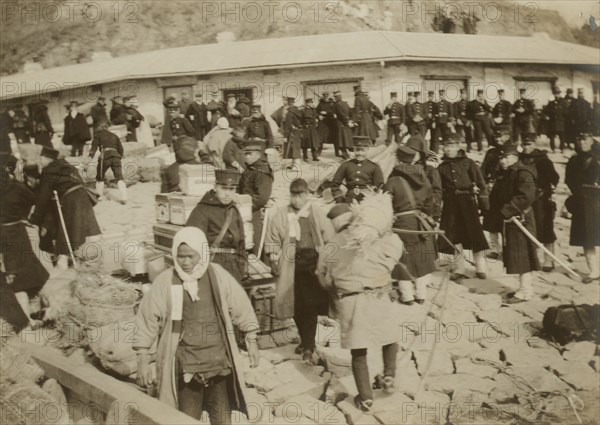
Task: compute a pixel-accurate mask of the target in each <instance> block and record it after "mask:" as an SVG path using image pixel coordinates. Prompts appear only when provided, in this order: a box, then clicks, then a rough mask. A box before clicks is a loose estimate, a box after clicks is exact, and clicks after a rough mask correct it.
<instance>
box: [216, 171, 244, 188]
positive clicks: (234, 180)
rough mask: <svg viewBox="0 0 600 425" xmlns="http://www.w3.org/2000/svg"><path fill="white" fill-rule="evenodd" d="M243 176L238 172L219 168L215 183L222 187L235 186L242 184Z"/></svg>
mask: <svg viewBox="0 0 600 425" xmlns="http://www.w3.org/2000/svg"><path fill="white" fill-rule="evenodd" d="M241 177H242V174H241V173H240V172H239V171H238V170H229V169H223V168H218V169H216V170H215V182H216V183H217V184H218V185H221V186H229V187H231V186H235V187H237V185H238V184H239V182H240V178H241Z"/></svg>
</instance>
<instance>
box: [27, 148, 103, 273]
mask: <svg viewBox="0 0 600 425" xmlns="http://www.w3.org/2000/svg"><path fill="white" fill-rule="evenodd" d="M58 154H59V152H58V151H57V150H54V149H51V148H48V147H46V146H43V147H42V153H41V157H40V161H41V162H42V167H43V168H42V174H41V176H40V189H39V195H38V199H37V203H36V205H35V210H34V212H33V214H32V215H31V218H30V219H29V221H30V222H31V224H35V225H37V226H40V227H42V228H43V229H44V230H42V229H40V231H41V233H40V234H41V236H45V234H46V233H47V232H49V233H50V234H53V235H54V236H55V240H56V246H55V254H56V255H58V267H59V268H60V269H67V268H68V261H69V255H70V252H69V248H68V245H67V242H66V238H65V229H64V228H63V227H62V224H61V222H60V220H59V217H58V214H57V209H56V208H57V205H56V203H55V201H54V200H53V196H54V193H53V192H54V191H57V192H58V196H59V198H60V204H61V207H62V213H63V217H64V223H65V226H66V233H67V234H68V235H69V241H70V242H71V248H72V249H73V251H74V252H75V254H76V255H78V252H77V251H78V249H79V248H80V247H81V246H82V245H83V244H84V243H85V240H86V238H87V237H89V236H95V235H99V234H100V226H98V222H97V221H96V216H95V214H94V203H95V199H92V196H91V195H90V193H89V192H88V190H87V189H86V187H85V186H84V183H83V180H82V179H81V176H80V174H79V171H78V170H77V168H75V166H74V165H71V164H69V163H68V162H67V161H66V160H65V159H58ZM48 214H51V215H52V218H53V220H52V222H51V223H49V222H48V221H47V215H48ZM46 226H49V227H46ZM81 254H84V253H81Z"/></svg>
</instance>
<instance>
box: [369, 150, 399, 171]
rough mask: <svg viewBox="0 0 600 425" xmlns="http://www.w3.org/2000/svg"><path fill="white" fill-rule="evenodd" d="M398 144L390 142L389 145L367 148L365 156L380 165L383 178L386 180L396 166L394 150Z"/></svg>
mask: <svg viewBox="0 0 600 425" xmlns="http://www.w3.org/2000/svg"><path fill="white" fill-rule="evenodd" d="M397 150H398V144H397V143H396V142H391V143H390V145H389V146H386V145H379V146H375V147H374V148H371V149H369V152H368V154H367V158H368V159H370V160H371V161H373V162H374V163H375V164H377V165H379V167H381V171H382V172H383V178H384V180H387V179H388V177H389V176H390V174H392V170H393V169H394V167H395V166H396V151H397Z"/></svg>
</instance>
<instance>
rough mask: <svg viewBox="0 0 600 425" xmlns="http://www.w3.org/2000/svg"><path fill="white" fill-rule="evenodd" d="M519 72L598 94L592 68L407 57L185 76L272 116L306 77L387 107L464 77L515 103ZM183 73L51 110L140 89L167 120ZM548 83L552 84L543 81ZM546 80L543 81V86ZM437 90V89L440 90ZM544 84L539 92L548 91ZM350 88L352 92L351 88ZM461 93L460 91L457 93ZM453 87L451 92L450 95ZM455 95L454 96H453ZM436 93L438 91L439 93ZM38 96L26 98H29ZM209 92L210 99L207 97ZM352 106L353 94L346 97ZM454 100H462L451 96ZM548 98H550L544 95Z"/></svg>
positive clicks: (123, 85) (113, 86)
mask: <svg viewBox="0 0 600 425" xmlns="http://www.w3.org/2000/svg"><path fill="white" fill-rule="evenodd" d="M436 75H437V76H440V75H441V76H445V77H448V78H452V77H455V79H454V80H451V81H445V82H444V81H441V82H440V80H434V81H433V82H432V83H425V82H424V79H423V76H436ZM515 76H517V77H530V78H534V77H537V78H541V79H543V78H554V77H555V78H557V80H556V84H557V85H558V87H560V88H561V89H562V91H563V95H564V92H565V89H566V88H569V87H572V88H574V89H575V90H576V89H577V88H578V87H583V88H584V90H585V95H586V98H587V99H588V100H589V101H591V100H592V99H593V92H592V81H593V80H597V79H598V77H597V76H596V75H595V74H594V73H592V72H584V71H580V70H574V69H573V68H571V67H568V66H559V65H557V66H548V65H526V64H518V65H517V64H515V65H511V64H498V65H492V64H460V63H433V62H429V63H428V62H404V63H398V62H396V63H386V64H385V66H382V65H381V64H377V63H371V64H356V65H344V66H338V65H331V66H322V67H306V68H294V69H281V70H277V71H264V72H263V71H249V72H243V73H231V74H221V75H212V76H198V77H196V78H194V77H192V78H191V79H190V78H189V77H185V78H186V81H192V83H191V84H192V85H191V87H192V93H190V95H191V96H192V98H193V95H194V94H195V93H197V92H201V93H204V94H207V93H209V92H211V91H214V90H218V91H221V90H224V89H236V88H248V87H251V88H252V89H253V97H254V102H255V103H257V104H260V105H261V106H262V109H263V112H264V114H265V116H267V117H269V116H270V115H271V114H272V113H273V112H275V111H276V110H277V108H279V107H280V106H281V104H282V102H281V98H282V96H291V97H296V99H297V103H296V104H297V105H302V104H303V103H304V96H305V93H304V89H303V87H304V84H305V83H306V82H313V83H315V82H320V83H315V85H313V87H315V88H316V89H315V91H316V92H317V93H321V92H322V91H323V90H325V89H326V90H328V91H334V90H335V89H336V84H333V85H332V84H329V83H327V82H328V81H329V82H331V81H343V82H344V83H343V84H340V85H344V87H345V88H347V85H348V84H351V83H350V82H353V81H360V84H361V87H362V88H363V90H368V91H369V95H370V97H371V99H372V100H373V102H374V103H375V104H376V105H379V106H384V105H385V104H387V102H388V101H389V93H390V92H397V93H398V95H399V97H400V100H401V101H402V102H405V100H406V93H407V92H409V91H414V90H419V91H421V92H422V96H421V100H423V101H424V100H425V98H426V91H427V90H426V89H433V87H435V86H436V85H445V86H448V87H452V88H454V87H457V86H458V85H461V84H462V79H463V78H468V90H469V97H470V98H471V99H472V98H474V97H475V92H476V90H477V89H479V88H482V89H484V90H485V95H486V99H487V100H488V102H489V103H490V104H492V105H493V104H495V103H496V102H497V89H499V88H503V89H505V91H506V98H507V99H508V100H510V101H511V102H513V101H514V100H515V98H516V93H517V92H518V90H517V86H516V80H515V78H514V77H515ZM180 81H181V77H176V78H172V79H170V78H165V79H161V80H160V85H159V81H158V80H157V79H156V78H152V79H146V80H137V81H127V82H118V83H110V84H104V85H101V86H95V87H94V89H93V90H85V91H83V90H79V91H78V90H75V91H73V92H71V93H69V96H67V94H66V93H59V94H57V97H59V99H58V101H55V102H51V103H50V104H49V105H48V107H49V114H50V118H51V119H52V122H53V123H55V124H56V125H57V127H58V128H60V127H61V126H62V122H63V118H64V116H65V114H66V109H65V108H64V106H63V105H64V104H66V103H68V100H69V98H73V99H74V100H78V101H80V102H82V103H85V102H87V103H88V107H89V106H90V105H91V104H92V103H95V98H96V96H97V95H98V93H102V94H103V95H104V96H106V97H107V98H111V97H113V96H114V95H116V94H117V93H118V94H120V95H121V96H126V95H129V94H136V95H137V97H138V99H139V101H140V112H141V113H142V114H143V115H144V116H146V117H147V119H148V121H149V122H150V123H157V122H163V121H164V108H163V105H162V102H163V93H164V87H161V85H162V86H165V85H167V86H168V85H171V84H172V85H180ZM535 84H536V83H535V81H532V82H528V85H530V86H531V85H533V86H534V87H535ZM543 84H547V82H546V83H543ZM541 85H542V84H540V86H541ZM435 90H436V92H437V88H436V89H435ZM544 90H546V89H543V90H542V91H541V92H540V93H542V94H543V96H546V92H545V91H544ZM346 92H347V91H346ZM452 93H453V94H456V95H457V93H458V91H457V90H454V91H453V92H452ZM450 94H451V93H450V91H449V95H450ZM449 97H450V96H449ZM436 98H437V93H436ZM32 100H33V99H32V98H30V99H25V102H24V103H28V102H29V101H32ZM208 100H209V99H207V98H206V97H205V102H206V101H208ZM345 100H346V101H348V103H349V104H350V106H352V105H353V103H354V99H353V98H352V97H351V96H346V97H345ZM449 100H451V101H454V100H457V99H453V98H449ZM543 102H544V103H545V102H547V99H546V98H544V99H543ZM110 106H111V102H110V101H108V107H107V110H110Z"/></svg>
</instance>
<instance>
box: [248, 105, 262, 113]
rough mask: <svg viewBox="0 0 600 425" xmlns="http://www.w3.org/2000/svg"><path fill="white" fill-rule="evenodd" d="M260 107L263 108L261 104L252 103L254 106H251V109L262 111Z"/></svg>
mask: <svg viewBox="0 0 600 425" xmlns="http://www.w3.org/2000/svg"><path fill="white" fill-rule="evenodd" d="M260 108H261V106H260V105H252V106H251V107H250V109H251V110H253V111H259V112H260Z"/></svg>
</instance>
